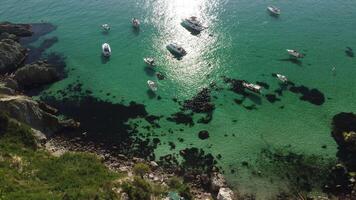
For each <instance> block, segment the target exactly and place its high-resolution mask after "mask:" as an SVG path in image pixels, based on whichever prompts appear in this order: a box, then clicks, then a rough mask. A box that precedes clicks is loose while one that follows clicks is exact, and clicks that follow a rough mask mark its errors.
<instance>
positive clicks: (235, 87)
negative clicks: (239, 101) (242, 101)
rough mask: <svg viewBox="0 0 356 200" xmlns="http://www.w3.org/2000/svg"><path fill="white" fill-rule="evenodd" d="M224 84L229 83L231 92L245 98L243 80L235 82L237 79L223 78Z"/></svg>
mask: <svg viewBox="0 0 356 200" xmlns="http://www.w3.org/2000/svg"><path fill="white" fill-rule="evenodd" d="M224 82H225V83H230V85H231V88H230V89H231V90H232V91H233V92H235V93H237V94H240V95H243V96H247V93H246V92H245V87H244V86H243V83H244V81H243V80H237V79H231V78H227V77H224Z"/></svg>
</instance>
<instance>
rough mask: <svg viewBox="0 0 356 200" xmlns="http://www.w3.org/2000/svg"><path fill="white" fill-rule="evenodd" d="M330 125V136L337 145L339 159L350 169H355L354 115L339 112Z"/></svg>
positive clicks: (355, 125)
mask: <svg viewBox="0 0 356 200" xmlns="http://www.w3.org/2000/svg"><path fill="white" fill-rule="evenodd" d="M332 125H333V130H332V136H333V137H334V139H335V141H336V143H337V144H338V146H339V151H338V153H337V156H338V158H339V160H341V161H342V162H343V163H345V165H346V166H347V168H348V169H349V170H350V171H356V115H355V114H353V113H339V114H337V115H335V116H334V117H333V122H332Z"/></svg>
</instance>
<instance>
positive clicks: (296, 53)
mask: <svg viewBox="0 0 356 200" xmlns="http://www.w3.org/2000/svg"><path fill="white" fill-rule="evenodd" d="M287 52H288V54H289V55H291V56H293V57H295V58H303V57H304V55H303V54H302V53H300V52H298V51H296V50H293V49H287Z"/></svg>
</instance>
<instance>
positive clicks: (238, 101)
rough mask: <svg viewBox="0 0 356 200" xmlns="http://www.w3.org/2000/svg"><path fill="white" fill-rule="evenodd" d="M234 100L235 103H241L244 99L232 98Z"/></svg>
mask: <svg viewBox="0 0 356 200" xmlns="http://www.w3.org/2000/svg"><path fill="white" fill-rule="evenodd" d="M234 101H235V103H236V104H239V105H241V104H242V103H243V101H244V99H234Z"/></svg>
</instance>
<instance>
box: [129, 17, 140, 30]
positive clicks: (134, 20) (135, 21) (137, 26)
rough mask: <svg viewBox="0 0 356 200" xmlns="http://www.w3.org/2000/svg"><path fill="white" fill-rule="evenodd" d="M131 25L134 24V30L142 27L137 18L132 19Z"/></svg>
mask: <svg viewBox="0 0 356 200" xmlns="http://www.w3.org/2000/svg"><path fill="white" fill-rule="evenodd" d="M131 23H132V26H133V27H134V28H139V27H140V21H139V20H138V19H136V18H132V21H131Z"/></svg>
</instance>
